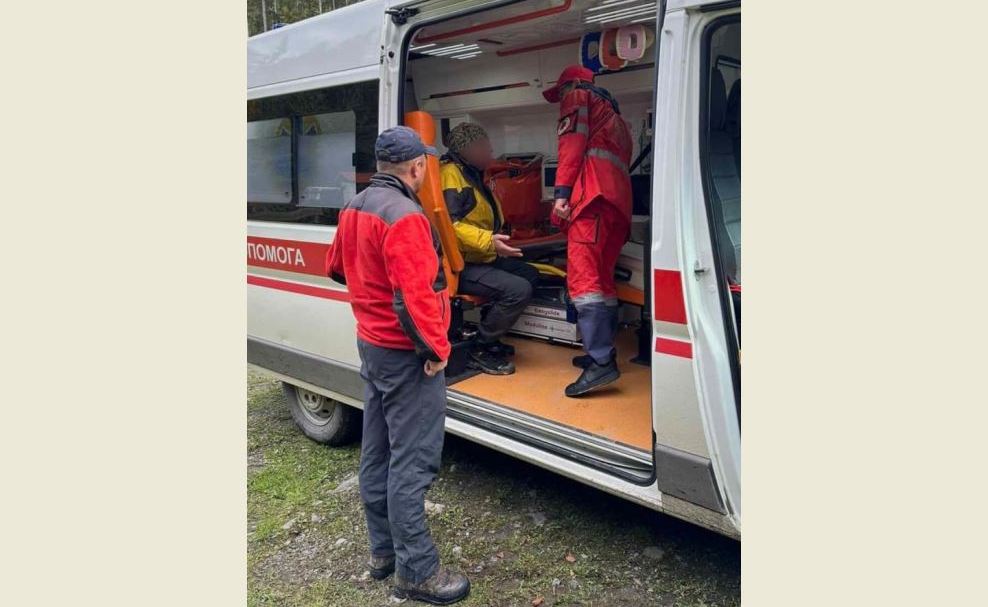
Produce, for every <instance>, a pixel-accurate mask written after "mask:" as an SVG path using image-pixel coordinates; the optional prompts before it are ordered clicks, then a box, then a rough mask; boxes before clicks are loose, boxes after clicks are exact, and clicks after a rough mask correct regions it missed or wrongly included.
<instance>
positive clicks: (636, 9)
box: [583, 2, 656, 23]
mask: <svg viewBox="0 0 988 607" xmlns="http://www.w3.org/2000/svg"><path fill="white" fill-rule="evenodd" d="M607 8H610V7H607ZM655 11H656V8H655V2H648V3H646V4H636V5H634V6H625V7H621V8H619V9H617V10H613V11H606V12H603V13H592V14H588V15H587V16H586V17H585V18H584V19H583V22H584V23H608V22H610V21H618V20H620V19H628V18H631V17H641V16H642V15H645V14H648V13H654V12H655Z"/></svg>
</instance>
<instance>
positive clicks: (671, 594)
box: [247, 373, 741, 607]
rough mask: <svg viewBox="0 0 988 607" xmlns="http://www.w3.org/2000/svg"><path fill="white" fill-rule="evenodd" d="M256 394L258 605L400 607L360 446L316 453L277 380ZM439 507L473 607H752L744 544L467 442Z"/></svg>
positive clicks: (440, 483) (454, 448)
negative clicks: (383, 560) (745, 604)
mask: <svg viewBox="0 0 988 607" xmlns="http://www.w3.org/2000/svg"><path fill="white" fill-rule="evenodd" d="M247 386H248V397H247V440H248V462H247V464H248V498H247V514H248V530H247V563H248V565H247V566H248V581H247V587H248V604H249V605H252V606H261V605H279V606H282V605H284V606H296V605H297V606H308V605H326V606H334V607H335V606H341V607H342V606H346V607H351V606H352V607H365V606H366V607H370V606H379V605H382V606H386V605H393V604H394V600H393V599H389V595H390V586H389V582H387V581H386V582H377V581H374V580H373V579H370V578H369V576H368V575H367V573H366V569H365V567H364V565H363V564H364V561H365V559H366V555H367V537H366V531H365V528H364V517H363V512H362V510H361V507H360V496H359V494H358V491H357V486H356V473H357V464H358V461H359V457H360V449H359V445H357V444H354V445H351V446H347V447H343V448H328V447H324V446H321V445H318V444H316V443H313V442H312V441H310V440H309V439H307V438H305V437H304V436H303V435H302V434H301V432H299V431H298V430H296V428H295V425H294V424H293V422H292V419H291V416H290V414H289V412H288V407H287V405H286V403H285V400H284V397H283V395H282V392H281V388H280V385H279V384H278V383H277V382H275V381H272V380H270V379H268V378H266V377H263V376H260V375H256V374H253V373H251V374H248V379H247ZM427 499H428V501H429V502H430V503H431V504H432V505H431V506H429V512H430V514H429V524H430V527H431V529H432V534H433V537H434V539H435V541H436V545H437V546H438V548H439V551H440V554H441V557H442V559H443V562H445V563H447V564H450V565H452V566H455V567H457V568H459V569H461V570H463V571H465V572H466V573H467V574H468V575H469V576H470V578H471V581H472V584H473V590H472V593H471V595H470V597H469V599H467V600H466V601H464V602H463V603H461V604H462V605H483V606H488V607H508V606H516V605H517V606H519V607H525V606H542V607H550V606H576V605H581V606H586V607H604V606H612V605H629V606H639V605H697V606H701V605H705V606H714V605H738V604H740V593H741V550H740V545H739V544H737V543H736V542H734V541H732V540H729V539H726V538H723V537H720V536H718V535H716V534H713V533H710V532H707V531H704V530H702V529H699V528H697V527H694V526H692V525H689V524H687V523H683V522H680V521H678V520H675V519H672V518H670V517H666V516H663V515H660V514H657V513H655V512H653V511H650V510H647V509H645V508H641V507H638V506H635V505H633V504H630V503H628V502H626V501H624V500H621V499H619V498H616V497H613V496H610V495H607V494H604V493H603V492H600V491H597V490H594V489H591V488H589V487H586V486H584V485H581V484H579V483H576V482H574V481H570V480H567V479H565V478H562V477H560V476H558V475H556V474H552V473H550V472H546V471H544V470H542V469H540V468H537V467H534V466H531V465H528V464H525V463H523V462H519V461H517V460H514V459H512V458H510V457H507V456H504V455H501V454H499V453H497V452H495V451H492V450H490V449H486V448H483V447H480V446H478V445H474V444H472V443H469V442H467V441H464V440H461V439H457V438H456V437H452V436H447V438H446V445H445V449H444V452H443V463H442V468H441V470H440V473H439V478H438V479H437V481H436V483H435V484H434V485H433V487H432V489H430V491H429V493H428V495H427ZM415 604H417V603H412V602H407V603H406V605H415Z"/></svg>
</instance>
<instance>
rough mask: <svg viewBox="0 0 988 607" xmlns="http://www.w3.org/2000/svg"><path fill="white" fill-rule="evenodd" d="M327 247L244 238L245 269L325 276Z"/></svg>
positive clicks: (321, 243)
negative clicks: (252, 268)
mask: <svg viewBox="0 0 988 607" xmlns="http://www.w3.org/2000/svg"><path fill="white" fill-rule="evenodd" d="M328 250H329V243H323V242H306V241H304V240H282V239H280V238H261V237H260V236H248V237H247V265H249V266H256V267H259V268H274V269H276V270H288V271H289V272H298V273H300V274H311V275H313V276H325V275H326V274H325V266H326V251H328Z"/></svg>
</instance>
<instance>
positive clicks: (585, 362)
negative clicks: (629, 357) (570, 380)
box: [573, 349, 617, 369]
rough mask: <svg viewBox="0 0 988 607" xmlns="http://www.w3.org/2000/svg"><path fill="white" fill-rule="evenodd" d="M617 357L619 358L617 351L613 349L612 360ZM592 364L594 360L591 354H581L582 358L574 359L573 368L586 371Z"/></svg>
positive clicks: (576, 357)
mask: <svg viewBox="0 0 988 607" xmlns="http://www.w3.org/2000/svg"><path fill="white" fill-rule="evenodd" d="M616 357H617V350H613V349H612V350H611V358H612V359H614V358H616ZM592 362H593V359H592V358H590V355H589V354H581V355H580V356H574V357H573V366H574V367H577V368H578V369H586V368H587V367H589V366H590V363H592Z"/></svg>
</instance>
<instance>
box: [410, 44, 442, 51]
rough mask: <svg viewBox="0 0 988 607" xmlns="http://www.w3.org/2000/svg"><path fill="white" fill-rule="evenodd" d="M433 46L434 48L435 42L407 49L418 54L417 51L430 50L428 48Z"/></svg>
mask: <svg viewBox="0 0 988 607" xmlns="http://www.w3.org/2000/svg"><path fill="white" fill-rule="evenodd" d="M433 46H436V43H435V42H431V43H429V44H423V45H421V46H410V47H408V50H410V51H415V52H419V51H421V50H422V49H424V48H430V47H433Z"/></svg>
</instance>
